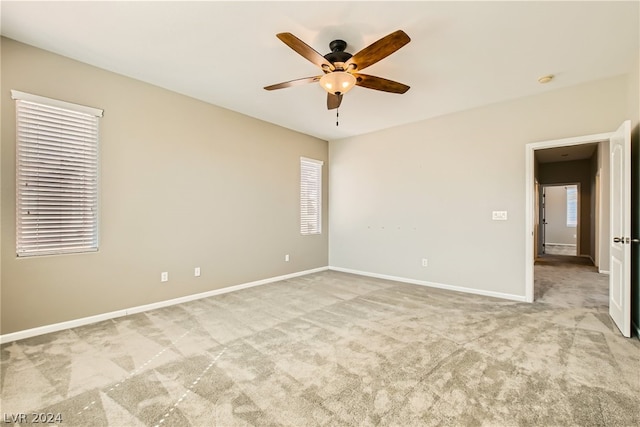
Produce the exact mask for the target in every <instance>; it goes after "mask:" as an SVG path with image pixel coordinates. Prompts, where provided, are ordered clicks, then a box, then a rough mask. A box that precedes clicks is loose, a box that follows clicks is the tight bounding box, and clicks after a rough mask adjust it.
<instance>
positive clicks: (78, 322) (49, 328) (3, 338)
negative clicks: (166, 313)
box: [0, 267, 329, 344]
mask: <svg viewBox="0 0 640 427" xmlns="http://www.w3.org/2000/svg"><path fill="white" fill-rule="evenodd" d="M328 269H329V267H319V268H313V269H311V270H305V271H298V272H296V273H290V274H285V275H283V276H276V277H270V278H268V279H262V280H256V281H254V282H248V283H243V284H240V285H234V286H227V287H225V288H220V289H214V290H212V291H207V292H202V293H198V294H193V295H187V296H184V297H179V298H174V299H170V300H165V301H160V302H155V303H151V304H145V305H139V306H137V307H131V308H125V309H122V310H116V311H111V312H109V313H103V314H98V315H95V316H89V317H83V318H80V319H75V320H68V321H66V322H60V323H54V324H51V325H46V326H39V327H37V328H32V329H25V330H23V331H18V332H12V333H10V334H5V335H0V344H5V343H8V342H11V341H17V340H22V339H25V338H31V337H35V336H37V335H43V334H48V333H51V332H58V331H62V330H65V329H70V328H77V327H78V326H84V325H89V324H91V323H96V322H102V321H104V320H109V319H115V318H117V317H123V316H128V315H130V314H136V313H142V312H144V311H150V310H156V309H158V308H163V307H169V306H171V305H176V304H182V303H185V302H189V301H194V300H198V299H202V298H208V297H212V296H215V295H220V294H226V293H229V292H235V291H239V290H241V289H246V288H252V287H254V286H260V285H266V284H268V283H273V282H279V281H282V280H287V279H292V278H294V277H299V276H306V275H307V274H312V273H318V272H321V271H325V270H328Z"/></svg>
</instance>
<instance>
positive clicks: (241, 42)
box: [0, 1, 640, 140]
mask: <svg viewBox="0 0 640 427" xmlns="http://www.w3.org/2000/svg"><path fill="white" fill-rule="evenodd" d="M0 7H1V24H2V25H1V33H2V35H4V36H7V37H9V38H12V39H15V40H18V41H21V42H24V43H27V44H31V45H34V46H37V47H40V48H43V49H46V50H49V51H52V52H56V53H58V54H61V55H64V56H68V57H71V58H74V59H77V60H79V61H83V62H86V63H89V64H92V65H95V66H97V67H101V68H104V69H107V70H111V71H114V72H116V73H120V74H123V75H126V76H130V77H133V78H136V79H139V80H143V81H146V82H149V83H152V84H155V85H158V86H161V87H164V88H167V89H170V90H173V91H176V92H179V93H182V94H185V95H189V96H192V97H194V98H197V99H200V100H203V101H206V102H209V103H211V104H215V105H219V106H222V107H225V108H228V109H230V110H234V111H237V112H240V113H243V114H246V115H249V116H252V117H256V118H258V119H262V120H265V121H268V122H272V123H275V124H278V125H281V126H284V127H287V128H290V129H294V130H297V131H299V132H302V133H305V134H309V135H313V136H317V137H319V138H322V139H325V140H334V139H339V138H343V137H347V136H352V135H358V134H363V133H368V132H373V131H376V130H380V129H384V128H388V127H393V126H397V125H401V124H404V123H409V122H415V121H419V120H423V119H426V118H430V117H435V116H439V115H443V114H447V113H451V112H454V111H460V110H465V109H469V108H473V107H477V106H481V105H485V104H489V103H494V102H499V101H503V100H507V99H513V98H518V97H522V96H527V95H533V94H537V93H541V92H544V91H547V90H553V89H558V88H561V87H566V86H571V85H575V84H579V83H583V82H587V81H591V80H596V79H601V78H605V77H609V76H614V75H619V74H624V73H627V72H629V70H630V67H631V64H632V61H633V59H634V57H635V56H637V55H638V52H639V51H640V44H639V30H638V22H639V19H638V18H639V17H638V15H639V3H638V2H637V1H631V2H608V1H605V2H584V1H582V2H541V1H538V2H521V1H512V2H480V1H475V2H453V1H449V2H416V1H414V2H362V1H355V2H326V1H325V2H290V1H287V2H264V1H261V2H238V1H234V2H151V1H144V2H114V1H112V2H91V1H88V2H56V1H46V2H26V1H20V2H13V1H2V2H1V6H0ZM397 29H402V30H404V31H405V32H406V33H407V34H408V35H409V36H410V37H411V39H412V41H411V42H410V43H409V44H408V45H406V46H404V47H403V48H402V49H400V50H399V51H397V52H396V53H394V54H392V55H391V56H389V57H387V58H385V59H384V60H382V61H380V62H379V63H377V64H374V65H372V66H371V67H369V68H367V69H366V73H367V74H373V75H377V76H380V77H385V78H388V79H391V80H396V81H399V82H402V83H405V84H408V85H409V86H411V89H410V90H409V92H407V93H406V94H404V95H397V94H389V93H384V92H378V91H373V90H369V89H365V88H360V87H356V88H354V89H353V90H352V91H351V92H349V93H348V94H346V95H345V97H344V100H343V102H342V106H341V107H340V126H338V127H336V125H335V122H336V117H335V110H333V111H327V109H326V94H325V92H324V91H323V90H322V89H321V88H320V86H319V85H317V84H310V85H305V86H298V87H291V88H287V89H282V90H277V91H272V92H268V91H265V90H264V89H263V87H264V86H266V85H269V84H273V83H279V82H282V81H287V80H292V79H296V78H301V77H309V76H314V75H319V74H321V72H320V71H319V69H318V68H316V67H315V66H314V65H313V64H311V63H310V62H308V61H306V60H305V59H304V58H302V57H301V56H299V55H298V54H296V53H295V52H294V51H293V50H291V49H290V48H289V47H287V46H286V45H285V44H283V43H282V42H281V41H279V40H278V39H277V38H276V37H275V34H276V33H279V32H291V33H293V34H294V35H296V36H297V37H299V38H300V39H302V40H303V41H305V42H306V43H307V44H309V45H310V46H311V47H313V48H314V49H315V50H317V51H318V52H320V53H321V54H325V53H328V52H329V42H330V41H331V40H334V39H337V38H340V39H343V40H345V41H347V43H348V44H349V46H348V47H347V51H348V52H350V53H355V52H357V51H359V50H360V49H362V48H364V47H365V46H367V45H369V44H370V43H373V42H374V41H376V40H378V39H379V38H381V37H383V36H385V35H387V34H389V33H391V32H392V31H395V30H397ZM549 73H551V74H555V75H556V78H555V79H554V80H553V81H552V82H551V83H549V84H547V85H540V84H539V83H537V79H538V77H540V76H542V75H544V74H549Z"/></svg>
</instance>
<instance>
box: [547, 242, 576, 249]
mask: <svg viewBox="0 0 640 427" xmlns="http://www.w3.org/2000/svg"><path fill="white" fill-rule="evenodd" d="M545 245H553V246H571V247H574V248H575V247H576V244H575V243H551V242H547V243H545Z"/></svg>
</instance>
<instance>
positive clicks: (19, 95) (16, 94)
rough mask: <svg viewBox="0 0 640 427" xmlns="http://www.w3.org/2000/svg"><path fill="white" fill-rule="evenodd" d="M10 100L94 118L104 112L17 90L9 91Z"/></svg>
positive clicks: (102, 114)
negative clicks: (79, 113) (70, 111)
mask: <svg viewBox="0 0 640 427" xmlns="http://www.w3.org/2000/svg"><path fill="white" fill-rule="evenodd" d="M11 99H19V100H21V101H27V102H35V103H38V104H45V105H49V106H51V107H58V108H64V109H66V110H73V111H79V112H82V113H85V114H91V115H92V116H96V117H103V116H104V110H101V109H99V108H93V107H88V106H86V105H80V104H74V103H72V102H67V101H61V100H59V99H52V98H46V97H44V96H39V95H34V94H31V93H26V92H20V91H19V90H13V89H12V90H11Z"/></svg>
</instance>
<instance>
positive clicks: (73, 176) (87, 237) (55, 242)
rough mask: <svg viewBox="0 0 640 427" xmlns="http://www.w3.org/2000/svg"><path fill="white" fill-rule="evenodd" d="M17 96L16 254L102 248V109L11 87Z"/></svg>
mask: <svg viewBox="0 0 640 427" xmlns="http://www.w3.org/2000/svg"><path fill="white" fill-rule="evenodd" d="M11 96H12V98H13V99H15V100H16V146H17V147H16V252H17V255H18V256H19V257H25V256H34V255H52V254H63V253H74V252H90V251H96V250H98V117H102V110H98V109H95V108H91V107H84V106H81V105H75V104H70V103H67V102H63V101H57V100H54V99H48V98H43V97H40V96H37V95H31V94H27V93H22V92H18V91H11Z"/></svg>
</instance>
